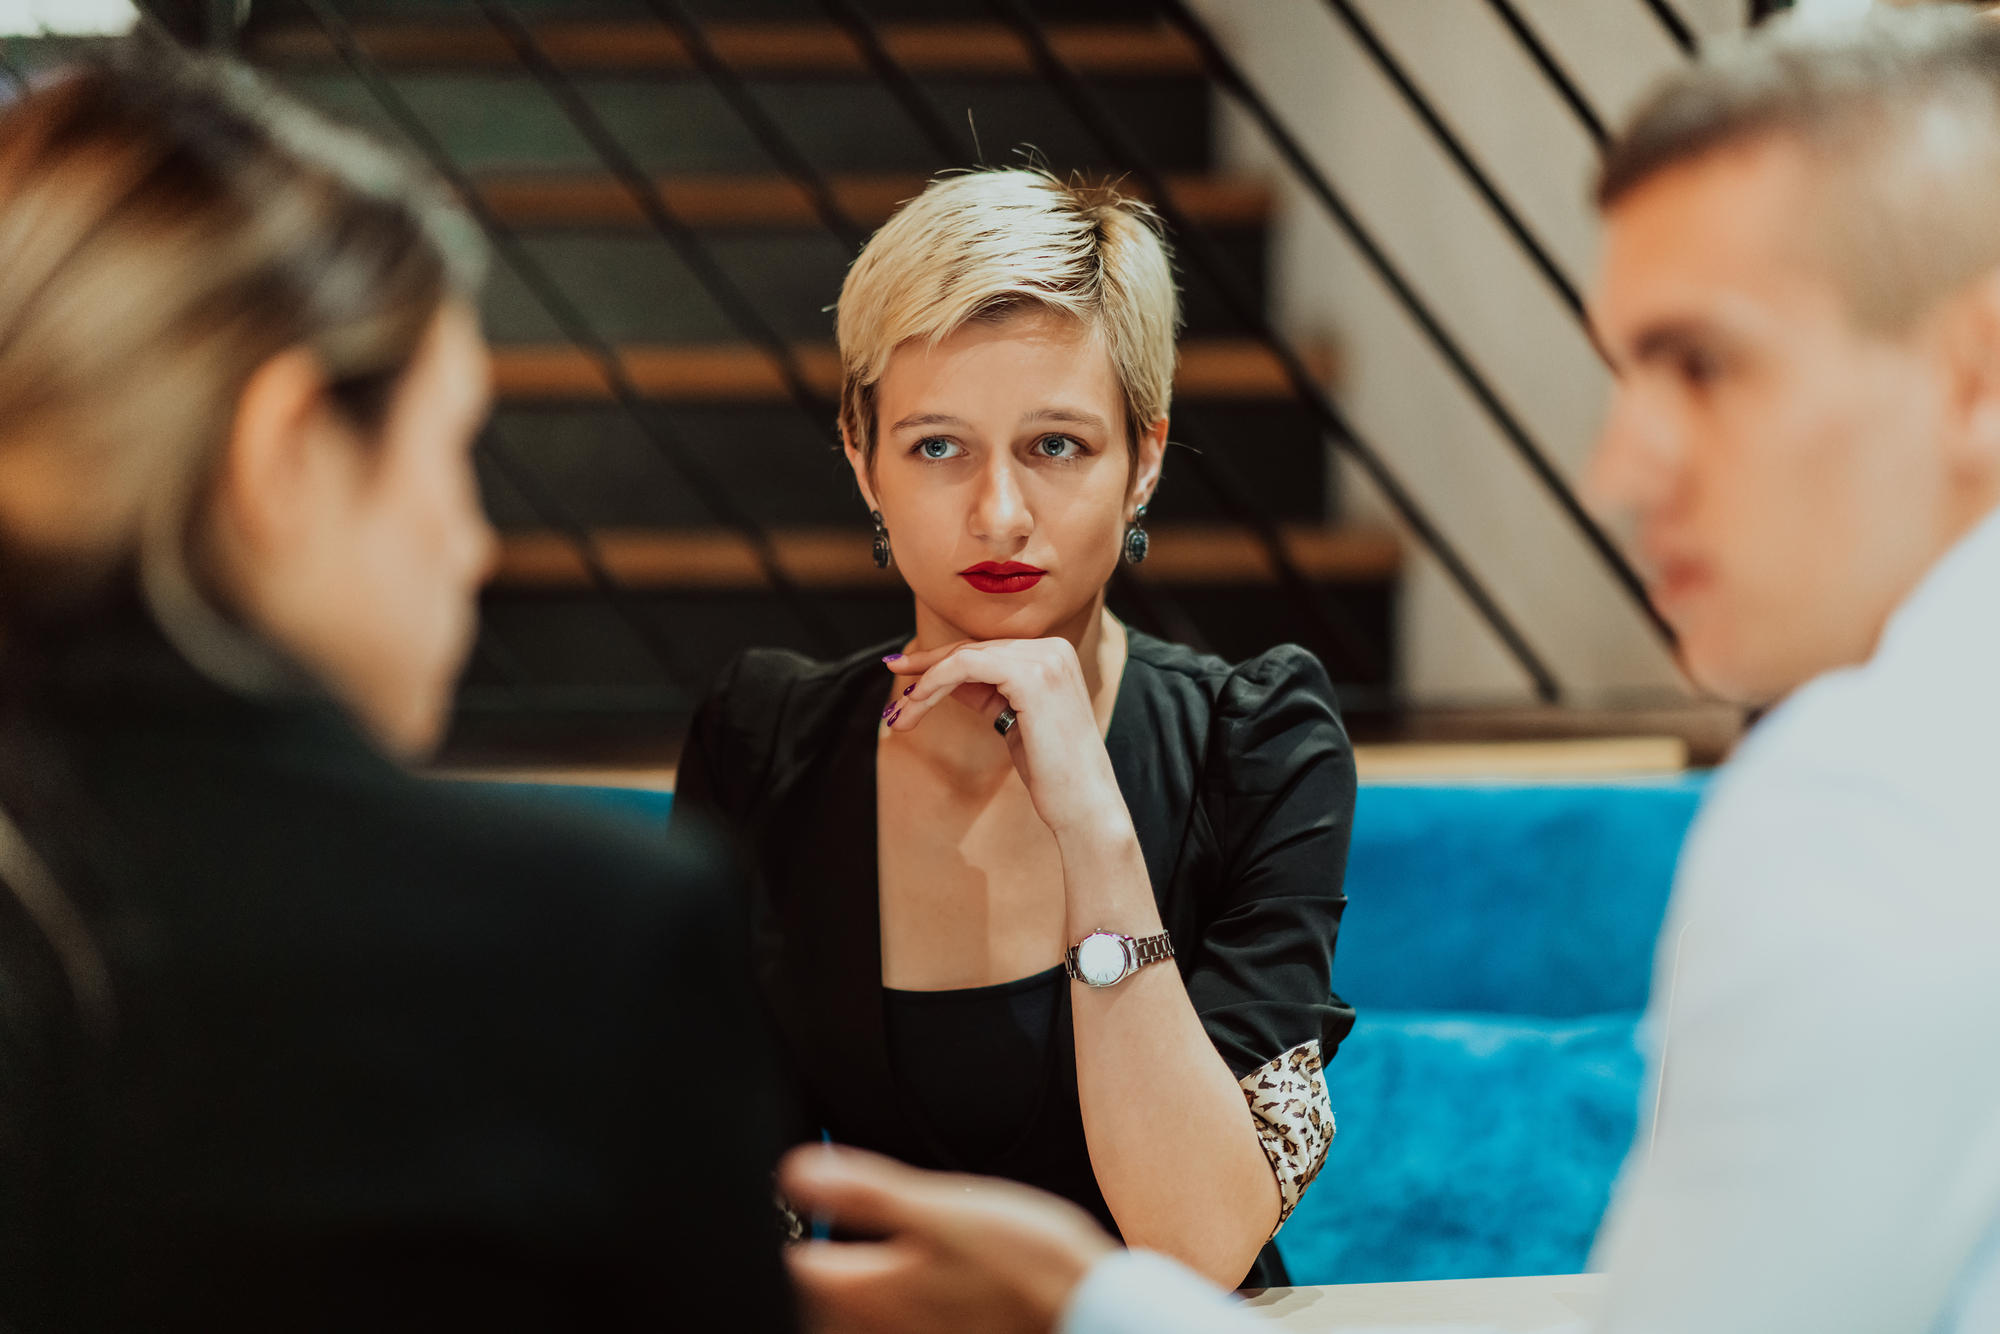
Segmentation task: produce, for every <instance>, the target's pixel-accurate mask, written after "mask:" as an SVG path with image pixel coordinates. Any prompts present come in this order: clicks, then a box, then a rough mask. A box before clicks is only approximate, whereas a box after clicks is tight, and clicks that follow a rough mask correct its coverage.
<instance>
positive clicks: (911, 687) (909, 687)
mask: <svg viewBox="0 0 2000 1334" xmlns="http://www.w3.org/2000/svg"><path fill="white" fill-rule="evenodd" d="M916 688H917V683H916V682H915V681H912V682H910V683H909V684H908V685H906V686H904V687H903V693H904V694H905V695H907V694H909V693H910V692H911V691H912V690H915V689H916Z"/></svg>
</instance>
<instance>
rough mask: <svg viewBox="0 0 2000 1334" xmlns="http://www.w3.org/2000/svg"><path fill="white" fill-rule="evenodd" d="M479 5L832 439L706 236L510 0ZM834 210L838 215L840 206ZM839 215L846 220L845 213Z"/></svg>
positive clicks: (828, 414)
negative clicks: (678, 207)
mask: <svg viewBox="0 0 2000 1334" xmlns="http://www.w3.org/2000/svg"><path fill="white" fill-rule="evenodd" d="M478 4H479V8H480V10H481V11H482V12H483V13H484V14H485V15H486V17H487V19H488V21H489V22H491V23H492V24H493V26H494V28H496V29H497V30H498V31H499V33H500V35H501V36H502V37H503V38H505V39H506V41H507V43H508V45H510V46H511V47H513V49H514V53H515V55H516V56H517V57H518V58H519V59H520V61H521V64H522V66H523V67H524V68H525V69H526V70H527V71H528V73H529V74H531V75H532V76H533V77H534V79H535V81H536V82H537V83H539V84H540V85H541V86H542V89H543V91H544V92H546V93H547V94H548V95H549V97H550V98H551V99H552V100H553V101H554V102H555V104H556V106H557V108H558V109H559V110H560V111H561V112H562V113H563V115H564V117H565V118H566V119H567V120H568V121H569V122H570V124H571V126H573V127H574V128H575V129H576V132H577V133H578V134H579V135H580V136H582V138H583V141H584V142H585V143H586V144H587V145H588V146H589V147H590V150H591V152H592V153H594V154H595V155H596V156H597V160H598V161H599V162H601V163H602V164H603V165H604V168H605V170H606V171H608V172H610V173H611V176H612V179H614V180H616V181H617V182H618V184H619V186H620V187H621V188H622V189H624V191H625V192H626V193H627V194H628V195H630V196H631V198H632V202H633V203H634V204H635V205H637V207H638V209H639V212H640V214H641V216H643V217H644V218H645V219H646V221H647V223H648V224H649V225H650V226H651V227H652V228H653V230H654V231H655V232H657V233H658V234H659V236H660V238H661V239H662V240H664V241H665V242H666V243H667V245H668V247H669V248H670V249H671V250H672V251H673V252H674V255H675V257H676V258H678V259H679V260H680V262H681V263H682V264H683V265H684V266H686V268H687V270H688V272H689V273H690V274H691V275H693V277H694V280H695V282H696V283H698V284H699V285H700V286H701V289H702V290H703V291H704V292H706V293H707V294H708V297H709V299H710V300H712V301H714V302H715V304H716V306H717V307H718V308H719V309H720V310H721V311H722V313H723V316H724V318H726V319H727V320H728V321H729V322H730V323H731V324H733V325H734V326H735V327H736V330H737V332H738V333H739V334H741V335H742V336H743V337H744V338H745V339H746V340H748V341H749V342H750V344H751V345H752V346H754V347H756V348H757V349H758V350H759V351H760V352H762V353H763V354H764V355H765V356H766V357H767V358H769V359H770V361H771V364H772V365H773V367H775V368H776V370H777V372H778V377H779V381H780V383H781V384H782V385H783V386H784V390H785V395H786V397H787V398H789V399H791V401H792V403H793V404H794V405H795V406H797V407H798V409H799V411H801V412H802V413H804V414H805V415H806V417H807V418H808V419H809V420H810V421H811V422H812V423H813V427H814V429H815V430H817V431H819V432H821V433H831V432H832V431H833V405H832V404H831V403H830V402H828V401H827V399H826V398H825V397H824V396H823V395H822V394H820V392H819V391H818V390H817V389H815V388H814V387H813V384H812V381H811V379H810V378H809V377H808V376H807V375H806V372H805V368H804V367H803V366H802V365H800V363H799V358H798V353H797V352H796V351H795V350H794V349H793V347H792V345H791V344H790V343H788V342H786V341H785V339H784V337H783V336H782V335H781V334H780V333H779V332H778V330H777V328H776V327H775V326H774V325H772V324H771V323H770V322H769V321H768V320H766V319H765V318H764V316H763V315H762V314H761V313H760V312H759V311H758V309H757V307H756V305H755V304H754V303H753V302H752V301H751V300H750V298H749V297H748V296H747V295H745V293H744V291H743V289H742V288H741V287H739V286H738V285H737V283H736V280H735V279H734V278H731V277H730V276H729V273H728V271H727V270H726V269H724V268H723V267H722V264H721V263H720V262H719V261H718V260H717V259H716V257H715V254H714V252H713V251H712V250H710V249H709V247H708V244H707V242H705V241H704V240H702V237H701V233H700V232H699V231H698V230H697V229H696V228H694V227H693V226H691V225H690V224H689V223H688V222H687V221H686V220H685V219H683V218H681V217H680V216H679V215H678V214H677V213H675V211H674V209H673V206H672V205H670V204H669V203H668V202H667V198H666V196H665V195H664V194H662V193H661V192H660V187H659V185H658V183H657V182H655V181H654V180H653V178H652V177H651V176H650V175H649V174H647V172H646V171H645V169H644V168H642V167H641V166H640V165H639V163H638V161H637V160H636V159H635V158H634V157H633V156H632V155H631V153H629V152H628V151H627V150H626V148H625V146H624V145H623V144H622V143H621V142H619V139H618V136H617V135H615V134H613V133H612V131H611V127H610V126H608V125H606V124H605V123H604V118H603V117H602V116H600V115H598V114H597V110H596V108H595V107H593V106H591V105H590V100H589V99H588V98H586V97H585V96H584V95H583V92H582V90H581V89H579V88H578V87H577V86H576V82H575V81H574V80H573V79H571V78H570V77H569V75H568V74H567V73H565V72H564V71H563V69H562V67H561V66H560V65H558V64H557V63H556V62H555V60H554V59H553V58H552V57H551V56H550V55H549V53H548V51H547V49H546V48H545V47H543V45H542V44H541V42H540V41H539V40H537V38H536V37H535V35H534V32H533V30H532V29H530V28H529V27H528V25H527V24H525V23H523V22H522V21H521V19H520V16H519V15H517V14H516V13H515V12H514V9H513V7H512V6H511V5H509V4H507V3H506V2H505V0H478ZM834 207H835V208H836V209H837V208H838V205H837V204H836V205H834ZM840 216H841V217H842V218H843V219H844V218H845V214H844V213H843V214H841V215H840ZM832 439H833V442H834V443H835V444H838V443H839V436H838V435H837V434H834V435H832Z"/></svg>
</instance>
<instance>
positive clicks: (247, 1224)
mask: <svg viewBox="0 0 2000 1334" xmlns="http://www.w3.org/2000/svg"><path fill="white" fill-rule="evenodd" d="M9 650H10V651H9V653H8V656H7V659H6V662H5V672H4V676H0V807H3V808H4V810H5V811H6V813H7V814H8V815H9V816H11V817H12V820H13V821H14V823H15V824H16V825H17V826H18V827H20V828H21V829H22V830H24V832H25V833H26V835H27V839H28V841H29V842H30V843H31V844H32V845H33V847H34V848H35V850H36V851H37V852H38V853H39V854H40V856H41V859H42V860H43V861H44V862H45V863H46V864H47V866H48V867H49V869H51V870H52V871H53V873H54V875H55V877H56V879H57V880H58V881H59V882H60V885H61V888H62V890H63V891H64V893H65V894H66V895H67V897H68V899H69V901H70V902H71V903H72V904H74V905H75V906H76V907H77V908H78V909H79V910H80V912H81V915H82V918H83V921H84V923H85V924H86V925H87V928H88V937H87V939H88V941H89V942H92V943H91V944H90V946H89V949H90V950H94V951H95V952H96V953H98V954H99V955H100V956H101V958H102V960H103V962H104V963H105V964H106V965H107V967H108V970H109V977H110V983H111V997H112V1001H113V1004H114V1006H115V1010H114V1012H113V1015H112V1020H111V1024H110V1026H109V1028H108V1030H100V1029H97V1028H94V1027H93V1026H92V1024H90V1023H87V1022H84V1020H85V1019H86V1018H87V1017H88V1016H90V1015H93V1014H100V1013H101V1012H100V1011H99V1010H97V1009H95V1008H86V1007H84V1006H83V1005H81V1004H79V1003H78V1002H77V1001H76V999H75V998H74V992H73V989H72V987H71V985H70V978H71V976H73V975H75V970H74V968H73V967H72V968H71V969H70V970H68V971H66V970H65V968H64V966H63V963H64V959H63V956H62V955H60V954H59V953H58V952H57V950H56V949H55V948H53V947H52V946H51V939H52V937H51V936H50V935H49V934H48V932H47V931H46V930H45V929H44V927H43V925H42V924H41V923H40V922H38V921H37V920H36V918H35V916H34V914H33V913H31V912H27V911H24V910H23V902H22V899H21V897H20V894H21V891H23V889H26V890H27V891H28V892H29V893H30V895H32V890H33V886H32V885H30V886H25V887H24V886H22V885H20V884H14V883H9V884H7V885H5V886H4V887H0V996H4V1002H5V1003H4V1007H0V1325H4V1327H6V1328H8V1329H12V1330H18V1331H21V1332H22V1334H43V1332H44V1331H68V1330H93V1331H99V1330H105V1331H122V1330H170V1329H200V1330H205V1331H209V1330H260V1331H262V1330H287V1331H316V1330H369V1331H379V1330H405V1329H408V1330H417V1329H422V1330H438V1329H480V1330H524V1331H525V1330H534V1331H552V1330H584V1329H589V1330H610V1329H634V1330H637V1329H647V1330H658V1329H725V1328H726V1329H754V1330H779V1329H789V1328H790V1327H791V1325H792V1316H791V1311H790V1296H789V1293H788V1290H787V1288H786V1284H785V1280H784V1277H783V1273H782V1267H781V1264H780V1260H779V1256H778V1251H777V1244H776V1243H777V1233H776V1229H775V1228H774V1227H773V1226H772V1223H771V1219H770V1181H769V1175H768V1173H769V1169H770V1164H771V1157H772V1147H773V1145H774V1144H775V1143H776V1128H775V1126H774V1125H772V1124H770V1121H769V1113H768V1111H767V1110H766V1101H767V1100H766V1098H765V1096H764V1094H763V1093H762V1092H761V1091H760V1079H761V1076H760V1073H759V1067H760V1066H761V1065H763V1064H765V1063H766V1062H765V1061H763V1060H760V1059H759V1057H758V1056H757V1052H758V1050H759V1042H760V1040H761V1033H760V1027H759V1025H758V1023H757V1021H756V1019H755V1011H756V1001H755V999H754V995H753V994H752V992H751V990H750V988H749V985H748V982H747V968H746V967H745V964H744V961H743V960H744V954H743V947H742V931H743V925H742V917H741V908H740V902H739V898H738V895H737V894H736V892H735V891H734V890H733V889H732V888H731V885H730V882H729V879H728V877H727V876H726V875H725V874H724V873H723V870H722V867H723V861H722V854H721V850H720V849H719V847H717V846H716V845H715V844H714V843H713V842H709V843H707V844H704V842H703V841H702V840H701V839H700V838H698V837H697V836H696V835H695V833H694V831H691V830H686V829H682V830H680V831H679V832H677V833H676V834H675V835H673V836H672V837H667V836H664V835H662V834H660V833H659V832H657V831H655V830H649V829H647V828H645V827H643V826H639V825H636V824H635V825H629V826H628V825H626V824H625V823H623V822H614V821H613V820H611V819H608V818H605V819H598V818H590V817H588V816H586V815H585V814H583V813H581V811H580V810H579V811H570V810H568V809H566V808H565V807H564V806H563V805H559V804H557V803H555V802H554V801H553V800H550V799H544V800H531V799H527V798H523V797H521V796H519V795H512V794H509V793H507V792H505V791H503V790H498V789H491V788H487V787H485V786H483V785H477V784H446V783H441V782H427V781H423V780H420V779H418V778H415V777H413V776H411V775H410V774H408V773H406V772H404V771H403V770H401V769H399V768H398V767H396V766H394V765H392V764H390V763H389V762H387V761H385V760H384V759H382V758H381V757H380V756H379V755H378V754H376V753H375V751H374V750H372V749H371V748H370V747H369V746H368V744H367V743H366V742H365V741H364V740H363V739H362V737H361V736H360V735H359V734H358V733H357V732H356V730H355V729H354V727H353V726H352V725H351V724H350V723H349V722H348V720H347V719H346V717H345V716H344V715H343V714H342V713H341V712H340V711H338V710H337V709H335V708H334V707H333V706H331V705H330V704H328V703H326V702H324V701H322V700H314V699H312V698H308V697H295V698H291V699H287V700H264V701H261V702H260V701H253V700H250V699H246V698H243V697H240V696H238V695H235V694H232V693H230V692H227V691H225V690H223V689H221V688H219V687H217V686H216V685H214V684H212V683H211V682H209V681H208V680H207V679H205V678H203V677H201V676H199V675H197V674H196V673H195V672H194V671H193V669H191V668H190V667H189V666H188V665H187V664H186V663H185V662H184V661H183V660H182V659H181V658H180V657H178V656H177V655H176V654H175V653H174V652H173V651H172V650H171V649H170V648H169V647H168V646H167V644H166V643H165V642H164V640H163V639H162V638H161V636H160V635H159V634H158V633H157V632H156V631H155V630H154V629H153V628H152V626H151V624H150V623H149V622H148V621H147V620H146V619H145V617H144V616H143V614H142V613H140V612H139V611H138V610H137V609H136V608H134V607H130V606H127V607H125V608H123V609H121V610H120V611H118V612H116V613H114V614H111V615H109V616H107V617H106V618H104V619H103V620H102V621H101V622H99V623H96V624H91V625H85V626H71V627H68V628H67V629H65V630H63V631H61V632H60V633H54V632H51V634H49V635H45V636H43V638H42V642H40V643H37V644H28V643H26V642H25V641H24V638H23V637H22V636H20V635H16V634H14V633H12V632H11V631H10V635H9ZM19 865H20V863H19V862H18V860H10V859H7V858H3V857H0V868H6V869H7V870H9V871H11V874H10V875H9V876H8V877H7V878H8V879H9V880H10V881H12V880H15V879H18V877H19V869H18V868H19ZM57 925H58V926H59V927H60V926H61V923H60V922H58V923H57ZM56 934H57V935H58V936H64V937H65V938H66V939H68V941H69V944H70V945H71V946H75V945H76V944H77V940H78V939H79V938H78V937H71V936H69V935H68V934H67V933H65V932H63V931H60V930H59V931H58V932H57V933H56ZM72 963H74V958H72ZM87 990H88V989H86V991H87Z"/></svg>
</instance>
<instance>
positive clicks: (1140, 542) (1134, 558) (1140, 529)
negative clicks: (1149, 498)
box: [1125, 505, 1147, 565]
mask: <svg viewBox="0 0 2000 1334" xmlns="http://www.w3.org/2000/svg"><path fill="white" fill-rule="evenodd" d="M1145 523H1146V507H1145V506H1144V505H1141V506H1140V507H1139V508H1138V509H1137V510H1135V511H1133V514H1132V522H1130V523H1128V524H1126V525H1125V563H1126V564H1127V565H1137V564H1138V563H1139V562H1140V561H1142V560H1144V559H1146V546H1147V540H1146V529H1145Z"/></svg>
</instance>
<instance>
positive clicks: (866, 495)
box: [840, 425, 882, 513]
mask: <svg viewBox="0 0 2000 1334" xmlns="http://www.w3.org/2000/svg"><path fill="white" fill-rule="evenodd" d="M840 445H841V448H842V449H844V450H846V451H847V466H848V467H850V468H852V469H854V485H855V486H856V487H857V488H859V490H860V492H861V499H862V501H863V503H865V504H866V505H867V506H868V509H869V511H870V512H871V513H872V512H875V511H878V510H880V509H881V508H882V507H881V506H880V505H878V504H876V503H875V479H874V478H873V477H870V476H869V475H868V456H867V455H866V454H864V453H862V452H861V450H860V449H859V448H857V447H856V446H855V443H854V437H853V436H851V435H849V434H848V433H847V427H846V426H845V425H843V426H842V427H841V428H840Z"/></svg>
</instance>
